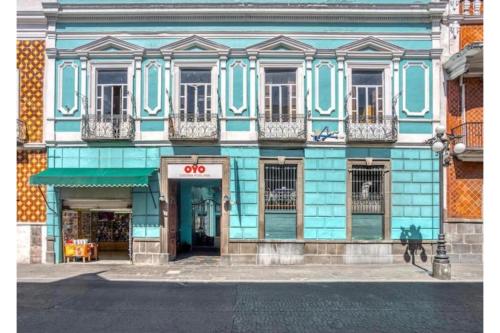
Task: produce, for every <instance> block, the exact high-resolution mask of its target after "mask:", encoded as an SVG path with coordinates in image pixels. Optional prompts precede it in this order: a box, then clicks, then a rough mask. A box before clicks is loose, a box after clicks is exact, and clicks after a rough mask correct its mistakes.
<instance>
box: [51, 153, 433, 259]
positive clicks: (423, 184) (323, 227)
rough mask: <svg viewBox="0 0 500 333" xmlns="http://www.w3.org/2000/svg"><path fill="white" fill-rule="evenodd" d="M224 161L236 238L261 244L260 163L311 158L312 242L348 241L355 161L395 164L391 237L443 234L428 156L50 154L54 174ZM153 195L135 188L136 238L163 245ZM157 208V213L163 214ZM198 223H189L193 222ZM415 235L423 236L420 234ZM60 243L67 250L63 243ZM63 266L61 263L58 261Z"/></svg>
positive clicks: (54, 215)
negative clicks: (165, 159) (170, 159)
mask: <svg viewBox="0 0 500 333" xmlns="http://www.w3.org/2000/svg"><path fill="white" fill-rule="evenodd" d="M191 154H198V155H221V156H229V157H230V166H231V169H230V193H231V202H232V204H231V210H230V222H229V237H230V238H231V239H249V240H251V239H257V238H258V215H259V207H258V174H259V171H258V167H259V158H260V157H270V156H289V157H303V158H304V180H305V182H304V238H305V240H344V239H345V238H346V213H347V212H346V179H347V170H346V166H347V160H348V159H349V158H365V157H373V158H382V159H387V160H390V161H391V182H392V183H391V190H392V196H391V201H392V205H391V236H392V239H395V240H398V239H400V237H401V235H402V233H404V232H405V231H408V230H410V228H412V227H414V228H416V229H419V230H420V234H421V235H420V236H421V237H422V238H423V239H436V238H437V234H438V232H439V175H438V159H437V156H435V154H433V153H432V152H431V150H430V149H424V148H362V147H356V148H325V147H308V148H304V149H271V148H270V149H264V148H259V147H256V146H255V147H218V146H212V147H147V148H146V147H140V148H139V147H137V148H134V147H114V148H110V147H106V148H92V147H91V148H89V147H74V148H69V147H68V148H49V149H48V165H49V168H66V167H76V168H78V167H80V168H88V167H93V168H109V167H117V168H121V167H159V165H160V156H172V155H191ZM150 186H151V193H150V192H149V190H148V189H146V188H135V189H133V192H132V199H133V214H132V221H133V222H132V224H133V236H134V237H159V235H160V224H159V223H160V213H159V212H160V210H159V202H158V198H159V188H158V176H157V175H155V176H154V177H152V178H151V179H150ZM47 200H48V202H49V206H50V207H51V208H52V209H53V210H54V211H51V210H50V209H49V210H48V211H47V226H48V235H49V236H54V237H56V244H58V245H57V246H60V218H59V215H60V207H58V205H59V204H60V202H59V200H58V195H57V190H56V189H54V188H52V187H50V186H49V187H48V192H47ZM155 203H156V207H155ZM190 220H191V219H189V221H190ZM414 230H415V229H414ZM57 242H59V243H57ZM57 258H58V260H60V258H61V255H60V254H58V257H57Z"/></svg>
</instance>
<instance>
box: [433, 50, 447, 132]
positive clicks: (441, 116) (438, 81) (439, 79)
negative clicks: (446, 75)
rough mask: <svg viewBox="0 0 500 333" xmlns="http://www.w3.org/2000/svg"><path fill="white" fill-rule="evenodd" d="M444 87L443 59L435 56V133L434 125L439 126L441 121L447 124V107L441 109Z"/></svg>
mask: <svg viewBox="0 0 500 333" xmlns="http://www.w3.org/2000/svg"><path fill="white" fill-rule="evenodd" d="M443 87H444V85H443V75H442V69H441V60H440V59H439V58H435V59H432V118H433V119H434V120H436V122H434V124H433V125H434V126H433V128H432V131H433V132H432V133H434V127H435V126H437V125H438V124H439V122H440V123H441V124H443V125H444V126H446V109H441V95H442V93H443V91H442V89H444V88H443ZM438 121H439V122H438Z"/></svg>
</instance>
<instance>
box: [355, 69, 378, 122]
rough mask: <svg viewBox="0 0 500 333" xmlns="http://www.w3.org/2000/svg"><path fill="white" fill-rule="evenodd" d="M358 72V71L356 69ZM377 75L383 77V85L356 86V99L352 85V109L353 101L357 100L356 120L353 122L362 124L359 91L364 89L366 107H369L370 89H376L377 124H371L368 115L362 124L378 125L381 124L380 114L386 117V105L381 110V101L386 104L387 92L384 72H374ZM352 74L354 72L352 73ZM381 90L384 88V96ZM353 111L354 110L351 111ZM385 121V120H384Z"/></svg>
mask: <svg viewBox="0 0 500 333" xmlns="http://www.w3.org/2000/svg"><path fill="white" fill-rule="evenodd" d="M355 70H357V69H355ZM374 72H375V73H377V74H379V73H380V74H381V75H382V84H381V85H378V84H360V85H355V86H354V87H355V88H356V97H354V92H353V89H352V88H353V85H352V84H351V108H352V102H353V100H354V99H355V100H356V109H357V110H356V119H352V120H353V121H354V120H355V122H356V123H358V124H359V123H361V122H360V119H359V105H360V104H359V90H360V89H364V90H365V92H366V95H365V96H366V97H365V99H366V100H365V106H368V95H369V94H368V91H369V89H370V88H373V89H375V96H376V97H375V119H374V120H375V122H370V121H369V120H368V117H367V116H368V115H367V114H365V117H366V119H365V121H364V122H362V123H366V124H376V123H379V119H380V117H379V114H380V113H382V116H383V115H384V105H383V104H382V110H379V100H380V99H382V102H384V99H385V98H384V90H385V82H384V77H383V76H384V73H383V72H380V71H378V70H377V71H374ZM351 74H352V72H351ZM379 88H382V96H380V95H379ZM351 110H352V109H351ZM365 113H367V109H365ZM382 121H383V120H382Z"/></svg>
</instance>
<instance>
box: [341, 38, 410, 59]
mask: <svg viewBox="0 0 500 333" xmlns="http://www.w3.org/2000/svg"><path fill="white" fill-rule="evenodd" d="M404 51H405V50H404V49H403V48H401V47H399V46H397V45H394V44H391V43H389V42H386V41H384V40H382V39H379V38H375V37H366V38H362V39H360V40H357V41H355V42H352V43H349V44H346V45H344V46H342V47H340V48H338V49H337V50H336V52H337V54H344V55H346V56H348V57H356V56H359V57H366V56H371V57H373V56H375V57H391V58H392V57H401V56H402V55H403V54H404Z"/></svg>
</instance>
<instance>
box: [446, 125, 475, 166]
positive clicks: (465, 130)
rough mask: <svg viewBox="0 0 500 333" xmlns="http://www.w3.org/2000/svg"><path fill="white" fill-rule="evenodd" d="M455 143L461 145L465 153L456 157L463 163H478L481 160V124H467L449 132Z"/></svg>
mask: <svg viewBox="0 0 500 333" xmlns="http://www.w3.org/2000/svg"><path fill="white" fill-rule="evenodd" d="M451 134H452V135H453V136H455V137H457V138H456V139H455V143H459V142H460V143H463V144H464V145H465V152H463V153H462V154H459V155H457V157H458V158H459V159H461V160H463V161H473V162H478V161H482V160H483V123H482V122H467V123H463V124H461V125H459V126H457V127H455V128H453V129H452V130H451Z"/></svg>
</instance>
